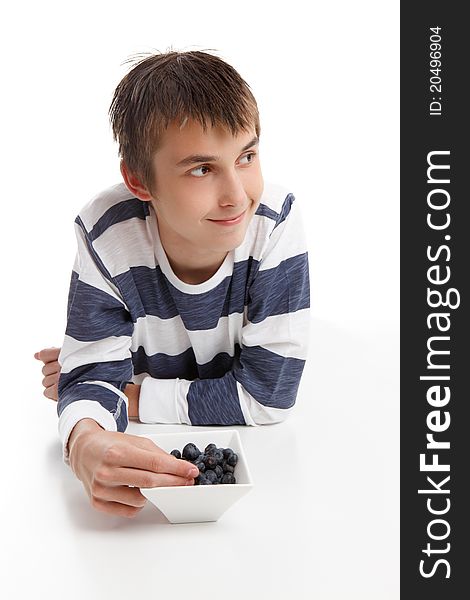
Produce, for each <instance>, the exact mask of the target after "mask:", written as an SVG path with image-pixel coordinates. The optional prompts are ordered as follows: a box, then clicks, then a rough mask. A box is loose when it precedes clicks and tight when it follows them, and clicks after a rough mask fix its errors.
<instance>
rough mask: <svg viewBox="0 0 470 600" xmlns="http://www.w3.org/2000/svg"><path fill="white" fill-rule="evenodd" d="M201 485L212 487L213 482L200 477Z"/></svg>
mask: <svg viewBox="0 0 470 600" xmlns="http://www.w3.org/2000/svg"><path fill="white" fill-rule="evenodd" d="M199 485H212V481H210V480H209V479H207V477H204V475H200V476H199Z"/></svg>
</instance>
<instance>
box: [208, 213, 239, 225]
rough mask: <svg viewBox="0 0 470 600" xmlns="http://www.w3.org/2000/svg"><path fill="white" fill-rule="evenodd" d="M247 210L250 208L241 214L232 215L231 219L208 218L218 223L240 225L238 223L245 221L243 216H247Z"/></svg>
mask: <svg viewBox="0 0 470 600" xmlns="http://www.w3.org/2000/svg"><path fill="white" fill-rule="evenodd" d="M247 210H248V209H245V210H244V211H243V212H242V213H241V214H240V215H238V216H237V217H232V218H231V219H208V220H209V221H211V222H212V223H216V224H217V225H238V223H241V222H242V221H243V218H244V217H245V214H246V211H247Z"/></svg>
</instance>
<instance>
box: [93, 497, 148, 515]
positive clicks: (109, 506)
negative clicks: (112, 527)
mask: <svg viewBox="0 0 470 600" xmlns="http://www.w3.org/2000/svg"><path fill="white" fill-rule="evenodd" d="M91 505H92V506H93V508H96V510H99V511H100V512H104V513H107V514H109V515H117V516H119V517H127V518H129V519H131V518H132V517H135V516H136V515H137V514H138V513H139V512H140V511H141V510H142V508H137V507H135V506H127V505H126V504H120V503H119V502H108V501H107V500H100V499H99V498H93V497H92V499H91Z"/></svg>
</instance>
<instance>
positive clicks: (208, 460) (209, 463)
mask: <svg viewBox="0 0 470 600" xmlns="http://www.w3.org/2000/svg"><path fill="white" fill-rule="evenodd" d="M204 464H205V465H206V469H214V468H215V467H216V465H217V459H216V457H215V456H212V454H206V456H205V458H204Z"/></svg>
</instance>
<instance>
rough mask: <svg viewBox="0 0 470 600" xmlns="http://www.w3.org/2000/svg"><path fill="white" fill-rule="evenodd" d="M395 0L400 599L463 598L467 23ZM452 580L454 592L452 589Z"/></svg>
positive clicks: (449, 12) (468, 587)
mask: <svg viewBox="0 0 470 600" xmlns="http://www.w3.org/2000/svg"><path fill="white" fill-rule="evenodd" d="M465 8H466V5H465V3H458V2H435V1H427V2H402V3H401V16H400V19H401V54H400V67H401V87H400V112H401V161H400V165H401V212H400V214H401V256H400V265H401V300H400V302H401V307H400V313H401V413H400V418H401V456H400V463H401V487H400V494H401V502H400V511H401V532H400V538H401V573H400V575H401V598H403V599H405V600H407V599H408V598H409V599H410V600H411V599H412V600H415V599H418V598H424V599H426V600H432V599H434V598H439V599H446V600H449V599H451V600H453V599H454V598H455V599H459V600H460V599H461V598H468V597H470V550H469V547H470V546H469V545H470V538H469V522H470V516H469V515H470V491H467V490H469V489H470V411H469V406H470V392H469V387H470V385H469V384H468V383H467V378H468V380H469V381H470V346H469V344H468V340H469V338H470V328H469V321H470V314H469V285H468V280H469V276H470V217H468V215H469V213H470V211H469V210H468V209H469V207H470V194H469V190H468V189H467V188H468V187H469V185H468V179H469V177H468V174H470V153H469V151H468V148H467V145H468V143H469V139H470V123H469V119H468V112H469V110H470V99H469V91H468V90H469V88H470V86H469V83H468V80H469V76H468V73H469V72H470V68H469V67H470V65H469V60H470V29H469V27H470V26H469V23H468V20H467V19H466V18H465V17H464V14H463V11H464V9H465ZM457 590H459V591H457Z"/></svg>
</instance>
